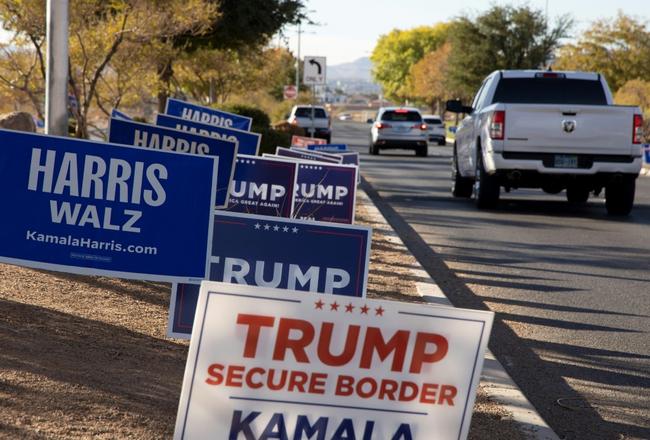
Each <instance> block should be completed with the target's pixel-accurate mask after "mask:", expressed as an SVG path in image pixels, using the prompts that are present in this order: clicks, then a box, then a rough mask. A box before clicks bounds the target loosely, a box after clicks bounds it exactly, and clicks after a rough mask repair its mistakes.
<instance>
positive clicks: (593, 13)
mask: <svg viewBox="0 0 650 440" xmlns="http://www.w3.org/2000/svg"><path fill="white" fill-rule="evenodd" d="M547 3H548V15H549V19H550V20H551V21H552V20H553V18H554V17H558V16H561V15H564V14H571V15H572V16H573V18H574V20H575V22H576V27H575V30H574V33H576V31H579V30H581V29H585V28H586V27H588V26H589V24H590V23H591V22H592V21H593V20H596V19H601V18H611V17H615V16H616V15H617V13H618V11H619V10H621V11H623V12H624V13H625V14H627V15H632V16H635V17H637V18H639V19H642V20H648V19H650V0H615V1H614V0H548V1H547V0H528V1H519V0H511V1H503V0H497V1H488V0H451V1H449V0H445V1H441V0H401V1H399V0H397V1H396V0H306V5H307V9H308V10H309V11H310V12H309V17H310V18H311V19H312V20H313V21H315V22H317V23H318V24H319V25H316V26H314V25H312V26H303V27H302V29H303V33H302V34H301V39H300V40H301V50H300V55H301V57H304V56H305V55H311V56H325V57H327V63H328V65H334V64H340V63H345V62H350V61H354V60H356V59H358V58H361V57H366V56H369V55H370V53H371V52H372V49H373V47H374V46H375V43H376V42H377V39H378V38H379V36H381V35H383V34H387V33H388V32H390V31H391V30H393V29H395V28H398V29H409V28H412V27H416V26H420V25H431V24H434V23H437V22H441V21H449V20H451V19H453V18H454V17H457V16H459V15H463V14H469V15H472V14H478V13H481V12H483V11H485V10H487V9H488V8H489V7H490V6H491V5H493V4H497V5H508V4H510V5H529V6H531V7H533V8H537V9H540V10H546V5H547ZM285 35H286V38H287V41H286V44H288V47H289V48H290V49H291V51H293V52H294V53H296V52H297V47H298V38H297V35H298V28H297V26H292V27H290V28H287V30H286V32H285Z"/></svg>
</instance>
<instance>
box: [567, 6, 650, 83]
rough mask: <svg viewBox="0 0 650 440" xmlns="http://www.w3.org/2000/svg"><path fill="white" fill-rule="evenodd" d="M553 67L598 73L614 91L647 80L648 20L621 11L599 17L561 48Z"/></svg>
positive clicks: (649, 66)
mask: <svg viewBox="0 0 650 440" xmlns="http://www.w3.org/2000/svg"><path fill="white" fill-rule="evenodd" d="M555 66H556V67H557V68H558V69H565V70H586V71H595V72H600V73H602V74H604V75H605V78H607V82H608V83H609V86H610V87H611V88H612V91H614V92H616V91H617V90H618V89H619V88H620V87H621V86H623V85H624V84H625V83H627V82H628V81H630V80H634V79H637V78H641V79H646V80H647V79H650V32H649V31H648V30H647V23H645V22H642V21H638V20H635V19H634V18H632V17H629V16H627V15H624V14H623V13H621V12H619V14H618V16H617V17H616V18H615V19H605V20H598V21H596V22H594V23H593V24H592V25H591V27H590V28H589V29H587V30H586V31H585V32H584V33H583V34H582V36H581V37H580V39H579V40H578V42H577V43H575V44H568V45H566V46H564V47H562V48H561V49H560V51H559V56H558V58H557V61H556V63H555Z"/></svg>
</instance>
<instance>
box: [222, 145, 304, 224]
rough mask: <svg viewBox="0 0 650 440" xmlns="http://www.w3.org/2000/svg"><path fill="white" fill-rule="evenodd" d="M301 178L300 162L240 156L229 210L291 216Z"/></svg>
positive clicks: (232, 186)
mask: <svg viewBox="0 0 650 440" xmlns="http://www.w3.org/2000/svg"><path fill="white" fill-rule="evenodd" d="M297 176H298V163H297V162H293V161H286V160H279V159H271V158H266V157H259V156H247V155H239V156H237V163H236V165H235V175H234V177H233V180H232V184H231V186H230V198H229V201H228V207H227V208H226V210H227V211H230V212H242V213H247V214H259V215H270V216H275V217H287V218H288V217H291V214H292V213H293V201H294V197H293V195H294V193H295V189H296V179H297Z"/></svg>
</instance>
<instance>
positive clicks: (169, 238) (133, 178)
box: [0, 130, 218, 281]
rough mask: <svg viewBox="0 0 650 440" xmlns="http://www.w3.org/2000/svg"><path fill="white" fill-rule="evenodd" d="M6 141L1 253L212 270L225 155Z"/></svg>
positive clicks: (144, 273) (131, 271)
mask: <svg viewBox="0 0 650 440" xmlns="http://www.w3.org/2000/svg"><path fill="white" fill-rule="evenodd" d="M0 145H2V147H1V148H0V187H2V188H5V190H4V191H1V192H0V206H3V207H4V210H5V211H4V213H5V215H3V216H2V217H0V261H2V262H7V263H14V264H21V265H24V266H29V267H36V268H41V269H50V270H59V271H64V272H74V273H80V274H92V275H107V276H116V277H123V278H135V279H149V280H161V281H180V280H187V281H191V280H196V279H198V280H201V279H203V278H205V276H206V270H207V268H206V266H207V261H208V257H209V254H208V252H209V248H208V246H207V243H210V241H211V238H212V222H211V216H210V214H211V212H212V210H213V209H214V203H215V190H216V186H217V185H216V182H217V162H218V159H217V158H213V157H209V156H203V157H202V156H193V155H189V154H179V153H174V152H168V151H159V150H149V149H146V148H137V147H127V146H120V145H114V144H105V143H103V142H90V141H82V140H73V139H68V138H59V137H53V136H42V135H35V134H27V133H19V132H12V131H4V130H0ZM179 255H182V258H179Z"/></svg>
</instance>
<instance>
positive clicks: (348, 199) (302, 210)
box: [293, 162, 359, 224]
mask: <svg viewBox="0 0 650 440" xmlns="http://www.w3.org/2000/svg"><path fill="white" fill-rule="evenodd" d="M358 171H359V168H358V167H356V166H352V165H335V164H327V163H307V162H301V163H300V165H299V166H298V187H297V189H296V200H295V202H294V203H295V207H294V213H293V216H294V217H295V218H300V219H309V220H320V221H325V222H335V223H348V224H352V223H354V210H355V206H356V194H357V173H358Z"/></svg>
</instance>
